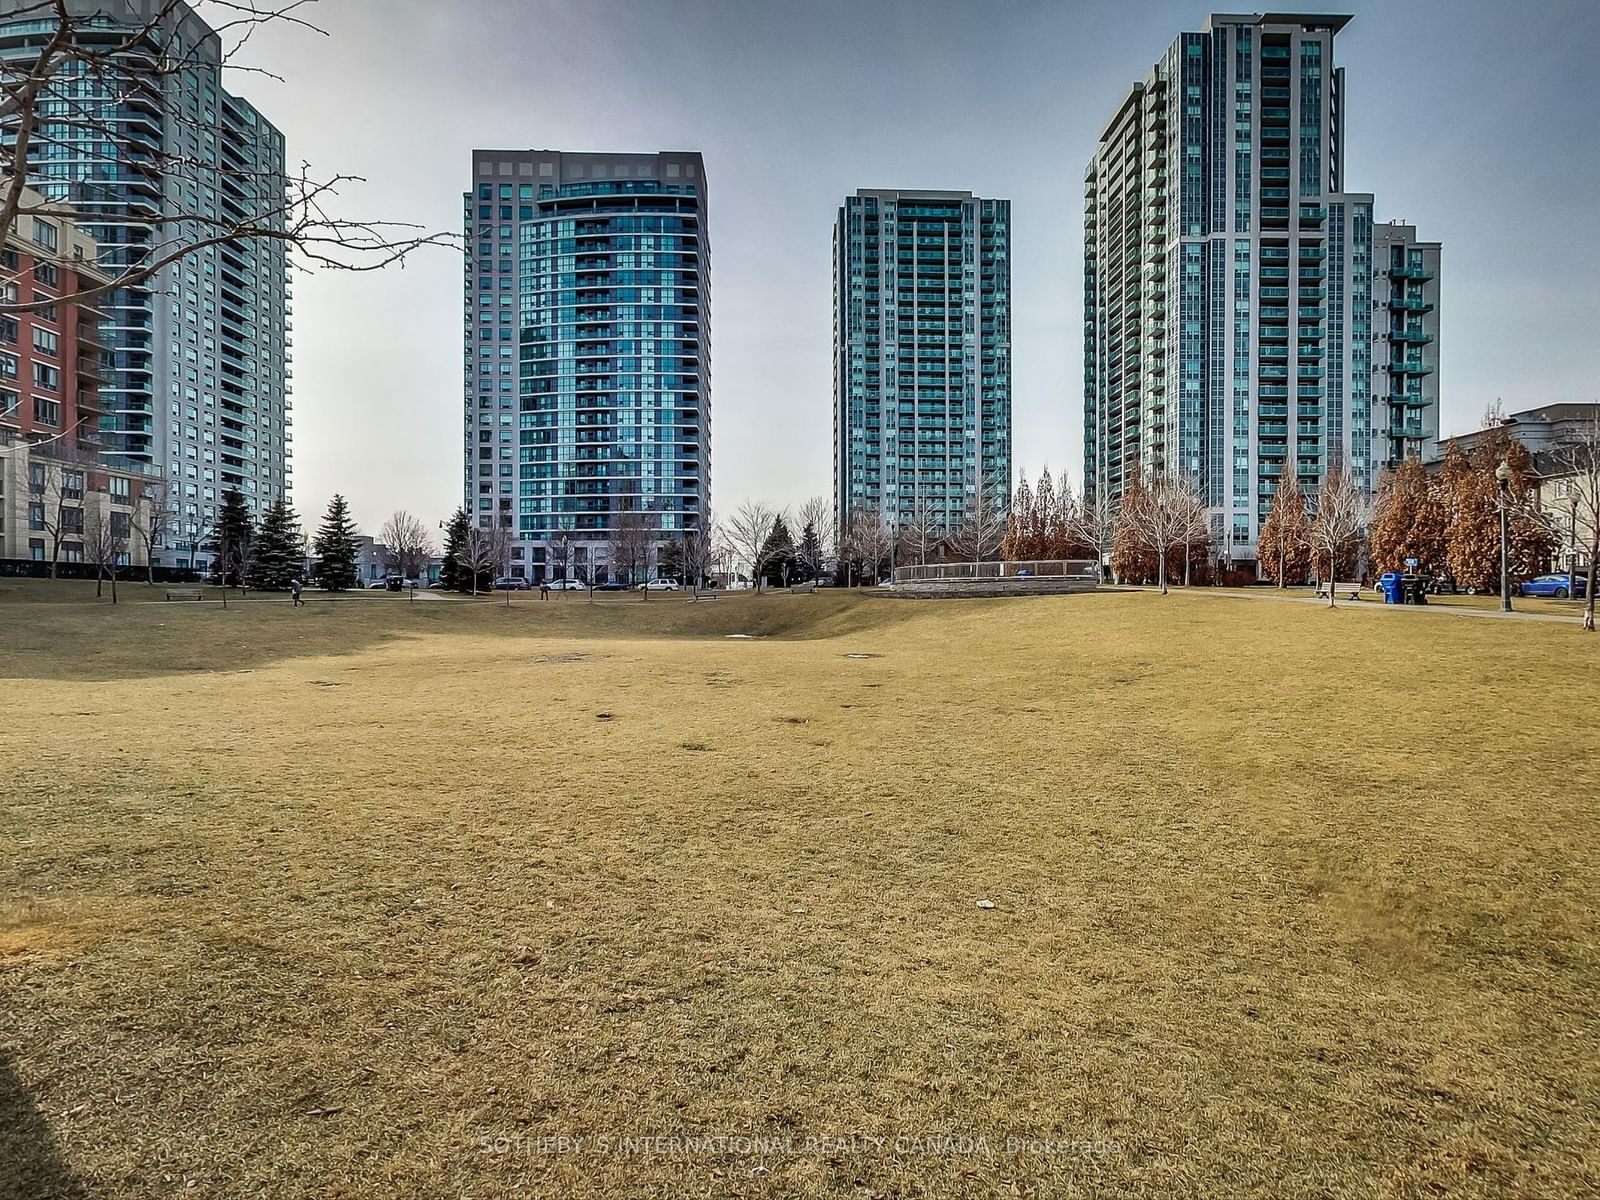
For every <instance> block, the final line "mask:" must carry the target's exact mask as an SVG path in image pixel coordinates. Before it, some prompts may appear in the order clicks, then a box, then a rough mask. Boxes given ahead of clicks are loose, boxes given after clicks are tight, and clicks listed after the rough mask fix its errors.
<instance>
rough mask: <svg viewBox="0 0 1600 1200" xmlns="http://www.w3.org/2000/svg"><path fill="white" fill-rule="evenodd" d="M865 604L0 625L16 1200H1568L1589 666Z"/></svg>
mask: <svg viewBox="0 0 1600 1200" xmlns="http://www.w3.org/2000/svg"><path fill="white" fill-rule="evenodd" d="M875 601H876V598H865V597H852V596H845V595H840V596H832V595H822V594H819V595H818V596H816V597H812V598H806V599H805V601H804V603H801V602H800V601H799V598H791V597H788V596H786V595H774V596H764V597H753V596H741V597H737V598H735V597H729V598H726V599H724V600H719V601H718V602H717V603H716V604H700V605H690V604H684V603H677V604H674V602H673V601H671V600H668V599H665V598H663V599H661V600H654V599H653V600H651V601H650V602H649V603H648V604H644V603H640V604H627V605H612V606H602V605H594V606H589V605H587V604H584V603H583V602H582V600H581V598H577V597H574V598H572V599H571V600H563V601H562V602H560V603H557V602H556V601H554V600H552V602H551V603H549V604H541V605H538V606H534V605H518V604H514V605H513V606H512V607H511V608H510V609H509V610H507V609H506V608H505V607H504V606H503V605H499V604H483V605H473V604H470V603H467V604H459V605H457V604H443V603H433V604H427V605H425V604H421V603H418V604H415V605H411V604H388V603H383V602H376V603H373V604H371V605H370V606H369V605H365V604H361V603H355V604H351V605H348V606H346V607H344V608H337V607H336V606H332V605H330V606H327V607H326V608H325V609H324V610H323V612H324V618H323V619H321V620H318V621H315V622H308V623H307V624H305V625H297V624H295V622H296V621H298V620H299V619H300V617H302V616H303V615H305V614H304V612H303V611H302V612H298V613H297V612H296V611H295V610H292V609H290V608H289V607H288V606H281V607H277V608H269V607H268V606H262V607H261V608H260V609H255V610H250V609H244V608H240V609H239V610H238V611H237V612H234V611H233V610H230V613H229V620H228V622H227V623H224V622H221V621H215V620H212V619H210V616H211V614H209V613H208V614H206V616H205V617H204V618H202V619H197V620H193V621H191V622H190V623H189V624H187V625H185V626H184V629H185V636H184V637H183V638H182V639H175V638H170V637H168V635H166V634H158V633H156V632H155V618H154V617H151V616H150V615H148V614H146V613H145V612H144V611H142V610H135V609H133V608H131V607H128V608H123V606H119V609H121V610H122V611H119V612H118V613H117V614H116V618H115V619H116V620H119V621H121V622H122V623H121V624H120V625H107V624H105V623H104V622H105V621H106V619H107V618H106V613H107V612H108V611H109V610H108V609H88V608H85V609H72V608H70V607H69V606H65V605H63V606H58V609H57V610H51V612H47V613H46V612H41V611H39V610H33V609H30V610H29V611H28V612H27V613H23V612H22V611H21V609H20V608H19V609H17V610H16V611H15V612H9V613H8V614H7V616H8V619H10V624H9V625H8V630H10V631H12V633H13V634H14V647H15V648H14V649H10V650H8V655H7V659H6V670H7V672H8V674H9V676H10V679H9V681H8V683H7V684H6V685H5V686H6V697H7V708H8V717H7V721H8V724H7V732H8V738H7V739H6V741H5V742H4V743H3V745H0V771H3V772H4V778H5V779H6V780H7V789H6V800H5V803H4V804H3V805H0V897H5V898H7V902H8V903H11V904H12V905H13V907H12V908H10V909H7V910H5V912H6V913H9V914H11V915H10V917H9V918H8V919H5V920H0V948H3V947H6V946H11V947H12V952H11V953H9V954H5V953H3V952H0V1116H4V1117H5V1118H7V1121H10V1125H7V1123H6V1121H0V1150H6V1151H8V1152H9V1153H8V1154H0V1196H7V1195H8V1193H7V1188H8V1187H9V1188H10V1194H16V1195H27V1196H33V1195H49V1194H51V1193H52V1191H56V1192H60V1191H63V1190H64V1189H65V1188H67V1187H68V1186H69V1185H71V1186H76V1183H75V1182H74V1181H77V1182H81V1183H82V1185H83V1186H84V1188H85V1189H87V1191H88V1192H89V1193H90V1194H95V1195H102V1194H103V1195H116V1196H119V1197H158V1196H159V1197H165V1196H170V1195H173V1194H175V1193H178V1192H192V1193H193V1194H197V1195H207V1196H211V1195H217V1196H234V1195H264V1196H285V1197H288V1196H305V1195H336V1196H340V1197H345V1198H361V1197H385V1198H387V1197H392V1196H396V1195H436V1194H445V1193H448V1194H451V1195H475V1196H499V1195H511V1194H526V1195H538V1196H552V1197H554V1196H574V1195H602V1196H616V1197H628V1196H637V1195H659V1196H676V1195H717V1196H802V1195H803V1196H808V1197H809V1196H819V1197H857V1196H863V1195H879V1196H907V1197H909V1196H980V1195H981V1196H989V1195H1023V1196H1037V1197H1055V1196H1068V1195H1095V1196H1123V1195H1152V1196H1154V1195H1160V1196H1169V1195H1170V1196H1229V1197H1233V1196H1240V1197H1249V1196H1258V1197H1272V1198H1275V1200H1276V1198H1280V1197H1290V1198H1299V1197H1305V1198H1307V1200H1310V1198H1312V1197H1316V1198H1319V1200H1321V1198H1326V1197H1351V1198H1355V1197H1363V1198H1365V1197H1397V1198H1398V1197H1415V1196H1426V1195H1447V1196H1452V1197H1454V1196H1466V1197H1485V1198H1487V1197H1500V1196H1507V1195H1526V1196H1530V1197H1532V1196H1576V1195H1586V1194H1595V1193H1596V1192H1597V1191H1600V1151H1597V1146H1600V1127H1597V1123H1596V1118H1595V1116H1594V1114H1595V1113H1596V1112H1597V1111H1600V1068H1597V1065H1596V1063H1597V1049H1600V1012H1597V996H1600V969H1597V963H1596V958H1595V953H1594V947H1595V946H1596V945H1597V944H1600V921H1597V917H1596V906H1595V904H1594V896H1595V895H1596V894H1597V891H1600V877H1597V870H1600V869H1597V865H1596V856H1595V854H1594V849H1593V848H1594V845H1595V840H1596V834H1597V833H1600V829H1597V824H1600V822H1597V817H1596V813H1595V808H1594V799H1595V797H1596V796H1597V795H1600V777H1597V774H1596V765H1595V764H1596V763H1597V762H1600V722H1595V721H1593V720H1589V719H1586V718H1585V717H1584V716H1583V714H1591V713H1593V712H1594V711H1595V708H1596V702H1597V700H1600V689H1597V686H1596V683H1595V675H1594V662H1593V653H1594V645H1593V644H1592V643H1590V642H1588V641H1585V640H1584V638H1583V635H1581V634H1580V633H1579V632H1578V631H1576V630H1575V629H1571V628H1568V627H1565V626H1552V625H1538V624H1527V623H1524V624H1512V623H1500V622H1490V621H1465V620H1445V619H1441V620H1436V621H1435V620H1420V619H1419V620H1408V621H1403V622H1402V621H1382V620H1371V619H1367V620H1357V619H1353V618H1351V617H1350V616H1348V615H1347V614H1344V613H1337V612H1335V613H1329V612H1327V611H1325V610H1323V609H1320V608H1317V607H1315V606H1309V605H1294V604H1262V603H1260V602H1257V601H1251V600H1228V599H1221V598H1217V597H1204V598H1201V597H1186V596H1183V595H1180V594H1175V595H1173V596H1170V597H1166V598H1163V597H1159V596H1154V595H1149V594H1144V593H1124V594H1115V595H1110V594H1107V595H1089V596H1064V597H1051V598H1040V599H1026V600H1016V599H1008V600H995V601H960V602H949V603H940V604H928V605H894V604H886V603H879V602H875ZM170 607H171V608H174V609H176V608H178V607H180V606H177V605H173V606H170ZM196 607H198V606H196ZM151 611H152V612H153V613H155V614H157V615H158V616H159V617H160V619H161V620H162V621H170V617H169V615H168V614H167V612H166V610H164V609H162V608H160V607H156V608H154V609H153V610H151ZM186 611H192V610H186ZM235 618H237V619H235ZM108 628H110V629H115V630H117V631H118V637H117V638H115V639H110V640H111V641H112V642H114V643H115V644H110V645H104V646H102V645H101V644H100V640H99V639H102V638H103V637H104V634H105V631H106V630H107V629H108ZM739 631H759V632H762V633H763V634H764V636H763V637H762V639H761V640H759V641H749V642H747V641H739V640H728V639H726V638H725V637H724V635H725V634H726V633H728V632H739ZM868 631H870V632H868ZM302 639H303V640H302ZM863 642H865V644H867V645H870V646H873V647H874V652H875V653H880V654H881V655H882V657H881V658H879V659H875V660H873V661H870V662H855V661H847V660H845V659H844V657H843V656H844V655H846V654H848V653H852V652H856V651H857V648H858V647H860V646H861V645H862V644H863ZM557 659H560V660H561V661H559V663H557V662H556V660H557ZM244 667H248V668H249V670H248V672H247V673H232V674H224V673H223V672H239V671H241V668H244ZM319 681H321V682H333V681H337V682H338V683H339V686H338V687H333V688H327V687H321V686H316V685H317V683H318V682H319ZM552 681H559V682H558V687H559V691H555V690H554V689H553V684H552ZM607 713H608V714H614V715H616V716H617V719H615V720H599V719H597V714H607ZM78 714H91V715H88V716H83V715H78ZM712 748H714V750H713V749H712ZM979 901H985V902H988V903H992V904H993V905H994V906H995V907H994V908H993V909H987V908H982V907H979ZM7 938H9V939H10V941H7V940H6V939H7ZM8 1079H9V1080H10V1081H11V1082H10V1083H7V1082H6V1081H7V1080H8ZM12 1129H25V1130H27V1131H29V1132H28V1133H27V1135H26V1139H25V1140H26V1145H27V1146H28V1147H30V1148H33V1147H44V1149H43V1150H40V1151H39V1152H38V1153H35V1152H34V1150H33V1149H29V1150H28V1151H27V1154H26V1156H25V1155H23V1152H22V1150H20V1149H17V1147H20V1146H22V1145H23V1143H22V1142H21V1141H18V1140H17V1136H16V1135H14V1134H12V1133H11V1132H10V1130H12ZM8 1137H10V1138H11V1140H10V1141H7V1140H6V1139H7V1138H8ZM560 1139H566V1140H565V1141H562V1140H560ZM645 1139H651V1140H645ZM661 1139H665V1140H661ZM696 1139H698V1140H696ZM40 1180H44V1181H45V1182H44V1183H39V1182H38V1181H40ZM62 1181H66V1182H62Z"/></svg>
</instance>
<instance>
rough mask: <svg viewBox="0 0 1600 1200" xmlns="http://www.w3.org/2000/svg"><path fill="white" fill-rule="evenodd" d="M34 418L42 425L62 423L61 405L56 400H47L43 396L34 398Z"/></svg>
mask: <svg viewBox="0 0 1600 1200" xmlns="http://www.w3.org/2000/svg"><path fill="white" fill-rule="evenodd" d="M33 419H34V420H35V421H37V422H38V423H39V424H41V425H60V424H61V405H60V404H59V403H58V402H57V401H55V400H46V399H45V398H44V397H43V396H35V397H34V398H33Z"/></svg>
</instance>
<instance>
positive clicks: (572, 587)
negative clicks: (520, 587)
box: [545, 579, 589, 592]
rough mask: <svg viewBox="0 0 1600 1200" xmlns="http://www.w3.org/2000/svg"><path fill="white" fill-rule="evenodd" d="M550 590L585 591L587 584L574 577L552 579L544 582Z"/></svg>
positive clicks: (587, 588) (587, 587)
mask: <svg viewBox="0 0 1600 1200" xmlns="http://www.w3.org/2000/svg"><path fill="white" fill-rule="evenodd" d="M545 586H546V587H548V588H549V589H550V590H551V591H552V592H586V591H588V590H589V585H588V584H584V583H579V582H578V581H577V580H576V579H552V580H550V582H549V583H547V584H545Z"/></svg>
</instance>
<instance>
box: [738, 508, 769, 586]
mask: <svg viewBox="0 0 1600 1200" xmlns="http://www.w3.org/2000/svg"><path fill="white" fill-rule="evenodd" d="M778 515H779V514H778V510H777V509H775V508H773V507H772V506H771V505H769V504H763V503H762V502H761V501H759V500H746V501H745V502H744V503H743V504H741V505H740V506H739V507H738V509H737V510H736V511H735V512H734V514H733V516H732V517H731V518H730V519H729V521H728V528H727V537H728V544H729V545H730V546H731V547H732V549H733V553H734V557H735V558H736V559H738V560H739V561H742V562H746V563H749V564H750V578H751V579H753V580H754V581H755V586H756V591H758V592H759V591H760V590H761V572H762V569H763V568H764V567H765V566H766V565H767V564H766V551H767V535H768V534H770V533H771V532H772V526H773V523H774V522H775V521H776V520H777V519H778Z"/></svg>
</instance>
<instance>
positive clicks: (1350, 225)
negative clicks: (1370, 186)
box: [1084, 13, 1439, 560]
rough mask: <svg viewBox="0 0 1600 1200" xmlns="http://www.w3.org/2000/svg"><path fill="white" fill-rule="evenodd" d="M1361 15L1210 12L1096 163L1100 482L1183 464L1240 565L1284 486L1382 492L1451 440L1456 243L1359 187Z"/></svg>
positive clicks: (1090, 176)
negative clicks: (1447, 273)
mask: <svg viewBox="0 0 1600 1200" xmlns="http://www.w3.org/2000/svg"><path fill="white" fill-rule="evenodd" d="M1348 20H1349V18H1348V17H1343V16H1325V15H1313V14H1279V13H1272V14H1267V15H1266V16H1231V15H1214V16H1212V18H1211V19H1210V20H1209V21H1208V22H1207V23H1206V27H1205V29H1204V31H1203V32H1200V33H1185V34H1182V35H1181V36H1179V38H1178V40H1177V41H1175V42H1174V43H1173V44H1172V46H1171V48H1170V49H1169V50H1168V51H1167V53H1166V55H1165V56H1164V57H1163V58H1162V59H1161V60H1160V61H1159V62H1158V63H1156V65H1155V66H1154V67H1153V68H1152V69H1151V71H1150V74H1149V75H1148V76H1147V77H1146V78H1145V80H1144V81H1143V82H1142V83H1137V84H1134V85H1133V87H1132V88H1131V89H1129V91H1128V93H1127V94H1126V95H1125V96H1124V97H1123V99H1122V102H1121V103H1120V104H1119V105H1118V107H1117V110H1116V112H1115V114H1114V115H1113V116H1112V118H1111V120H1110V121H1109V122H1108V123H1107V124H1106V126H1105V128H1104V130H1103V132H1102V133H1101V135H1100V141H1099V144H1098V146H1097V147H1096V150H1095V154H1094V158H1093V159H1092V161H1091V162H1090V163H1089V169H1088V172H1087V176H1086V181H1085V189H1084V195H1085V216H1084V487H1085V490H1086V492H1087V493H1088V494H1090V495H1093V494H1095V493H1097V492H1099V491H1101V490H1105V491H1109V492H1110V493H1112V494H1113V495H1120V494H1121V492H1122V491H1123V489H1124V488H1126V487H1127V486H1128V483H1129V481H1130V480H1131V479H1132V478H1133V477H1134V475H1135V473H1136V472H1139V473H1142V474H1143V475H1144V476H1145V477H1146V478H1148V477H1150V476H1151V475H1152V474H1153V473H1156V472H1163V471H1164V472H1169V473H1177V474H1182V475H1184V476H1186V477H1188V478H1189V479H1191V480H1192V481H1193V482H1194V483H1195V485H1196V486H1197V487H1198V488H1199V490H1200V492H1201V494H1202V495H1203V496H1204V497H1205V499H1206V501H1207V503H1208V505H1209V506H1210V510H1211V522H1212V532H1213V535H1214V536H1215V537H1216V538H1217V539H1218V545H1219V546H1222V545H1226V546H1228V547H1229V548H1230V551H1231V554H1232V556H1233V557H1234V558H1235V559H1241V560H1250V559H1253V558H1254V557H1255V543H1256V536H1257V533H1258V532H1259V530H1260V525H1261V522H1262V520H1263V519H1264V518H1265V516H1266V514H1267V511H1268V510H1269V508H1270V507H1271V503H1272V497H1273V495H1274V493H1275V492H1276V491H1277V488H1278V485H1279V482H1280V481H1281V480H1284V479H1286V478H1290V477H1294V478H1296V479H1298V481H1299V483H1300V485H1301V487H1302V489H1303V490H1305V491H1308V492H1309V491H1312V490H1314V489H1315V488H1316V486H1317V484H1318V483H1319V481H1320V480H1321V478H1322V476H1323V474H1324V473H1325V472H1326V471H1327V470H1328V469H1329V467H1330V466H1331V465H1332V464H1333V463H1334V462H1335V461H1337V462H1339V463H1340V464H1341V465H1343V466H1345V467H1347V468H1348V469H1349V470H1350V471H1352V472H1353V473H1354V475H1355V477H1356V478H1357V480H1359V481H1360V483H1362V484H1363V485H1364V486H1366V487H1368V488H1371V487H1373V486H1374V485H1375V484H1376V482H1377V476H1378V473H1379V471H1380V470H1381V469H1382V468H1383V467H1384V466H1385V465H1387V464H1390V463H1394V462H1398V461H1399V460H1400V459H1402V458H1405V457H1417V456H1420V455H1421V454H1422V453H1423V451H1424V448H1425V446H1426V445H1427V444H1428V443H1429V442H1430V441H1432V440H1434V439H1435V438H1437V436H1438V420H1439V418H1438V384H1437V380H1438V374H1437V367H1438V324H1437V308H1438V270H1439V247H1438V244H1437V243H1427V242H1419V241H1418V240H1417V238H1416V231H1415V229H1413V228H1411V227H1410V226H1405V225H1383V224H1375V222H1374V219H1373V200H1372V196H1371V195H1370V194H1362V193H1353V192H1348V191H1346V190H1345V178H1344V132H1345V131H1344V96H1345V78H1344V70H1343V69H1342V68H1335V67H1334V65H1333V46H1334V37H1335V35H1336V34H1337V33H1338V32H1339V30H1340V29H1341V28H1343V27H1344V25H1345V24H1346V23H1347V21H1348Z"/></svg>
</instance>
